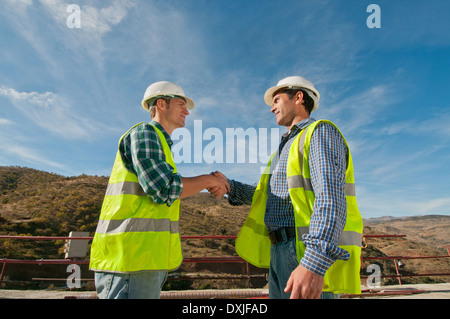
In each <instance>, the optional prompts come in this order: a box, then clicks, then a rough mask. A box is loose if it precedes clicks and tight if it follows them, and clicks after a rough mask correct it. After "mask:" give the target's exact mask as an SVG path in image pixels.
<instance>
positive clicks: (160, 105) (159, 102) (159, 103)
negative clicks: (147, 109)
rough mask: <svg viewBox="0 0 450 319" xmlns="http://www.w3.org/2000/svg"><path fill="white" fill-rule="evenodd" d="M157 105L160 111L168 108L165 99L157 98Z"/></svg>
mask: <svg viewBox="0 0 450 319" xmlns="http://www.w3.org/2000/svg"><path fill="white" fill-rule="evenodd" d="M156 107H157V109H158V110H159V111H160V112H164V111H165V110H166V109H167V103H166V101H164V100H163V99H158V100H156Z"/></svg>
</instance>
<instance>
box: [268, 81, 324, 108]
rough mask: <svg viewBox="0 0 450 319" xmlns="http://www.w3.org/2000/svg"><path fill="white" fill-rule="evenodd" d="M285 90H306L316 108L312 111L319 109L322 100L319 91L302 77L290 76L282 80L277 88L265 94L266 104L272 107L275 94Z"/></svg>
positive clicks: (272, 88)
mask: <svg viewBox="0 0 450 319" xmlns="http://www.w3.org/2000/svg"><path fill="white" fill-rule="evenodd" d="M283 88H286V89H302V90H305V91H306V93H308V95H309V96H310V97H311V98H312V99H313V101H314V107H313V109H312V110H313V111H315V110H317V108H318V107H319V99H320V94H319V91H317V90H316V88H315V87H314V85H313V84H312V83H311V82H310V81H308V80H307V79H305V78H302V77H301V76H289V77H287V78H284V79H282V80H280V81H279V82H278V84H277V85H276V86H274V87H271V88H270V89H268V90H267V92H266V94H264V101H265V102H266V104H267V105H269V106H272V105H273V94H274V93H275V92H277V91H278V90H280V89H283Z"/></svg>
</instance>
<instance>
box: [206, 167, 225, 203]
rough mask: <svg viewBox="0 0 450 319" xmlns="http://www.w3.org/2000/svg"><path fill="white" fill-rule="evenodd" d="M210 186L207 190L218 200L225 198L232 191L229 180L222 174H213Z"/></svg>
mask: <svg viewBox="0 0 450 319" xmlns="http://www.w3.org/2000/svg"><path fill="white" fill-rule="evenodd" d="M210 175H211V176H212V177H213V178H211V182H210V186H208V187H207V188H206V189H207V190H208V192H210V193H211V195H213V196H214V197H216V198H219V197H222V196H224V195H225V194H226V193H228V192H229V191H230V184H229V183H228V179H227V178H226V177H225V175H223V174H222V173H221V172H212V173H211V174H210Z"/></svg>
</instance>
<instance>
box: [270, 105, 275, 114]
mask: <svg viewBox="0 0 450 319" xmlns="http://www.w3.org/2000/svg"><path fill="white" fill-rule="evenodd" d="M275 109H276V108H275V105H273V104H272V107H271V108H270V112H272V113H274V112H275Z"/></svg>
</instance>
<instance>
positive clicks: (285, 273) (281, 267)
mask: <svg viewBox="0 0 450 319" xmlns="http://www.w3.org/2000/svg"><path fill="white" fill-rule="evenodd" d="M295 240H296V239H295V237H293V238H290V239H288V240H287V241H283V242H280V243H277V244H275V245H272V246H271V249H270V268H269V298H270V299H289V297H290V296H291V293H290V292H289V293H286V292H284V288H286V284H287V281H288V279H289V277H290V276H291V273H292V271H294V269H295V268H297V266H298V261H297V252H296V248H295ZM337 298H339V295H337V294H333V293H332V292H325V291H324V292H322V294H321V295H320V299H337Z"/></svg>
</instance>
